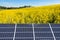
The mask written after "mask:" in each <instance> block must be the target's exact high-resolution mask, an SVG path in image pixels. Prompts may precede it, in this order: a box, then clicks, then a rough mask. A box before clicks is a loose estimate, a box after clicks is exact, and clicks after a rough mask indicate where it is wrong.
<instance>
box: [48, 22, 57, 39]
mask: <svg viewBox="0 0 60 40" xmlns="http://www.w3.org/2000/svg"><path fill="white" fill-rule="evenodd" d="M49 27H50V30H51V32H52V35H53V38H54V40H56V37H55V35H54V32H53V29H52V26H51V24H50V23H49Z"/></svg>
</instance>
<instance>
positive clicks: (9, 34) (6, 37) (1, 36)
mask: <svg viewBox="0 0 60 40" xmlns="http://www.w3.org/2000/svg"><path fill="white" fill-rule="evenodd" d="M14 28H15V26H14V25H13V24H12V25H11V24H0V40H12V39H13V34H14Z"/></svg>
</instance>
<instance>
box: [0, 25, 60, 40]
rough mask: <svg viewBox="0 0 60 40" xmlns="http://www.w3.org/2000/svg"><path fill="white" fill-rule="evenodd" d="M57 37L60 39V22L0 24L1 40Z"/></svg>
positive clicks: (35, 39) (50, 38) (52, 38)
mask: <svg viewBox="0 0 60 40" xmlns="http://www.w3.org/2000/svg"><path fill="white" fill-rule="evenodd" d="M14 34H15V35H14ZM14 38H15V39H14ZM55 39H56V40H60V24H50V25H49V24H33V25H32V24H17V26H15V24H0V40H55Z"/></svg>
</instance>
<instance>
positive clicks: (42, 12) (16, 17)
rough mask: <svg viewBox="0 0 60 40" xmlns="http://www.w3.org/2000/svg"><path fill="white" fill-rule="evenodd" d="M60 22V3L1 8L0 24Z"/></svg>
mask: <svg viewBox="0 0 60 40" xmlns="http://www.w3.org/2000/svg"><path fill="white" fill-rule="evenodd" d="M7 23H8V24H31V23H34V24H40V23H60V5H54V6H41V7H30V8H23V9H7V10H0V24H7Z"/></svg>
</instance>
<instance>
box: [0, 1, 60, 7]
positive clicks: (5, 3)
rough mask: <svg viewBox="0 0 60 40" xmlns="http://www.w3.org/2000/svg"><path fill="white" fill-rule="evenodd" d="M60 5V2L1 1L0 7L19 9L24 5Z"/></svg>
mask: <svg viewBox="0 0 60 40" xmlns="http://www.w3.org/2000/svg"><path fill="white" fill-rule="evenodd" d="M51 4H60V0H0V6H7V7H11V6H12V7H14V6H15V7H18V6H24V5H32V6H41V5H51Z"/></svg>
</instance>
